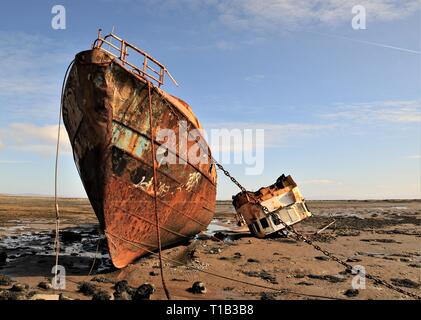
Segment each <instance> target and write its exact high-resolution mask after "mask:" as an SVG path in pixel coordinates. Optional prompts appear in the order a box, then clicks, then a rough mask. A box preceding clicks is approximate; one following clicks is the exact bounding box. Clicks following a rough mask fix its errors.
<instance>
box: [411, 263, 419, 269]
mask: <svg viewBox="0 0 421 320" xmlns="http://www.w3.org/2000/svg"><path fill="white" fill-rule="evenodd" d="M408 266H410V267H411V268H421V263H410V264H408Z"/></svg>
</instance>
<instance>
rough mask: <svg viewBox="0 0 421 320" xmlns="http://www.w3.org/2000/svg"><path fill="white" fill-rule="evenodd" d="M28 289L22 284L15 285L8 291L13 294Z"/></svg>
mask: <svg viewBox="0 0 421 320" xmlns="http://www.w3.org/2000/svg"><path fill="white" fill-rule="evenodd" d="M28 289H29V286H28V285H27V284H22V283H15V284H14V285H13V286H12V288H10V291H14V292H24V291H26V290H28Z"/></svg>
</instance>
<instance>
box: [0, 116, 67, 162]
mask: <svg viewBox="0 0 421 320" xmlns="http://www.w3.org/2000/svg"><path fill="white" fill-rule="evenodd" d="M57 129H58V125H45V126H37V125H34V124H30V123H12V124H10V125H9V126H7V127H6V128H0V137H1V138H2V140H3V141H7V143H6V144H5V145H4V149H10V150H13V151H20V152H28V153H35V154H38V155H42V156H51V155H53V154H54V152H55V150H56V142H57ZM60 145H61V148H60V150H61V152H63V153H65V154H69V153H71V146H70V142H69V137H68V135H67V132H66V130H65V129H64V128H63V127H62V128H61V135H60Z"/></svg>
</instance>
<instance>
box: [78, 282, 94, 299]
mask: <svg viewBox="0 0 421 320" xmlns="http://www.w3.org/2000/svg"><path fill="white" fill-rule="evenodd" d="M78 290H79V292H80V293H83V294H84V295H87V296H92V295H93V294H95V292H96V291H97V290H98V289H97V287H96V286H95V285H94V284H92V283H89V282H80V283H79V286H78Z"/></svg>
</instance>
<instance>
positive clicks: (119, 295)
mask: <svg viewBox="0 0 421 320" xmlns="http://www.w3.org/2000/svg"><path fill="white" fill-rule="evenodd" d="M113 296H114V300H132V296H131V294H129V293H128V292H126V291H123V292H117V291H115V292H114V293H113Z"/></svg>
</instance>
